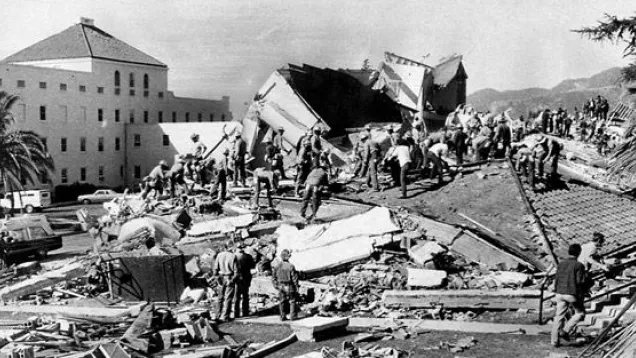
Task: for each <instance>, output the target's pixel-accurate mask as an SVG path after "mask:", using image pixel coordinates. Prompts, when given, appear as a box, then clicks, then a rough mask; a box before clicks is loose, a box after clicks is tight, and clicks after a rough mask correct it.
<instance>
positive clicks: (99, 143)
mask: <svg viewBox="0 0 636 358" xmlns="http://www.w3.org/2000/svg"><path fill="white" fill-rule="evenodd" d="M97 151H98V152H103V151H104V137H99V138H97Z"/></svg>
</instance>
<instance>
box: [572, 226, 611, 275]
mask: <svg viewBox="0 0 636 358" xmlns="http://www.w3.org/2000/svg"><path fill="white" fill-rule="evenodd" d="M604 243H605V235H603V234H601V233H600V232H598V231H595V232H594V233H593V234H592V241H588V242H586V243H585V244H583V245H581V255H579V259H578V260H579V262H580V263H582V264H583V266H585V271H586V272H588V273H589V272H590V271H592V270H603V271H606V272H607V271H609V268H608V267H607V265H605V264H603V263H601V262H600V261H599V259H598V254H599V250H600V249H601V248H602V247H603V244H604Z"/></svg>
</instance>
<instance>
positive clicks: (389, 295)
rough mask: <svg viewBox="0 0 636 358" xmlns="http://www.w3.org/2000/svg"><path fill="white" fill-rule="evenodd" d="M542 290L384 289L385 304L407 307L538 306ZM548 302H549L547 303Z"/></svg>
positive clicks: (494, 307) (499, 307)
mask: <svg viewBox="0 0 636 358" xmlns="http://www.w3.org/2000/svg"><path fill="white" fill-rule="evenodd" d="M540 295H541V292H540V291H539V290H529V289H500V290H496V291H485V290H475V289H471V290H414V291H396V290H390V291H384V293H383V294H382V302H383V303H384V305H386V306H399V307H408V308H433V307H438V306H443V307H445V308H487V309H519V308H525V309H530V310H536V309H539V302H540ZM544 304H549V302H544Z"/></svg>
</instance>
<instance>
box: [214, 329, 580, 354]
mask: <svg viewBox="0 0 636 358" xmlns="http://www.w3.org/2000/svg"><path fill="white" fill-rule="evenodd" d="M220 330H221V331H222V332H225V333H229V334H231V335H232V337H233V338H234V339H236V340H237V341H244V340H250V341H252V342H271V341H275V340H280V339H283V338H285V337H287V336H288V335H290V334H291V333H292V332H291V329H290V328H289V327H287V326H264V325H257V324H243V323H228V324H223V325H221V326H220ZM355 335H356V334H355V333H350V334H347V335H345V336H340V337H336V338H332V339H329V340H326V341H321V342H315V343H307V342H300V341H298V342H296V343H293V344H292V345H290V346H288V347H286V348H284V349H282V350H280V351H277V352H275V353H273V354H271V355H269V356H268V357H271V358H283V357H285V358H293V357H296V356H300V355H302V354H305V353H309V352H311V351H318V350H320V349H321V348H322V347H331V348H335V349H340V348H341V346H342V342H343V341H347V340H348V341H353V339H354V338H355ZM469 336H472V337H474V338H475V339H476V340H477V344H476V345H475V346H474V347H472V348H469V349H467V350H465V351H463V352H461V353H452V352H449V351H448V350H446V349H444V350H442V349H438V348H437V347H439V345H440V342H455V341H457V340H458V339H461V338H465V337H469ZM365 344H367V343H360V344H356V346H358V347H361V346H363V345H365ZM373 344H377V345H378V346H379V347H393V348H399V349H403V350H407V351H411V352H412V355H411V356H412V357H427V358H428V357H431V358H437V357H440V358H442V357H444V358H447V357H448V358H452V357H475V358H477V357H483V358H499V357H501V358H504V357H505V358H510V357H518V358H525V357H532V358H538V357H549V356H550V354H551V353H560V356H563V355H562V354H564V353H566V352H567V353H568V354H569V356H577V355H578V354H579V353H580V352H581V351H582V349H583V347H575V346H563V347H561V348H552V346H551V345H550V338H549V337H548V336H547V335H544V336H525V335H512V334H511V335H506V334H464V333H456V332H428V333H424V334H422V335H419V336H417V337H413V338H409V339H407V340H390V341H377V342H374V343H373Z"/></svg>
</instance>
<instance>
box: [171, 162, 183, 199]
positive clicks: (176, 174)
mask: <svg viewBox="0 0 636 358" xmlns="http://www.w3.org/2000/svg"><path fill="white" fill-rule="evenodd" d="M184 164H185V159H184V156H183V155H178V156H177V157H176V160H175V161H174V164H173V165H172V168H170V175H169V177H170V196H171V197H173V198H175V197H177V184H178V185H179V186H181V187H185V186H186V182H185V166H184ZM186 189H187V188H186Z"/></svg>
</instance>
